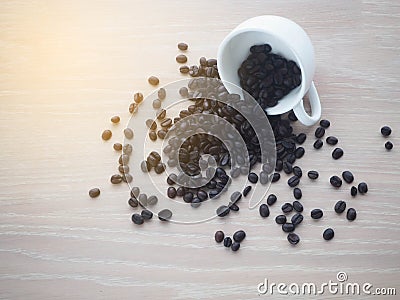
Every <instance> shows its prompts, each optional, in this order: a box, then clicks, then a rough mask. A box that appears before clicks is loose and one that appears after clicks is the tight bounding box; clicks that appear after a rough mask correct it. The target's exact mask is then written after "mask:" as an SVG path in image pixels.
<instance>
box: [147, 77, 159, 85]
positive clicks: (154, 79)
mask: <svg viewBox="0 0 400 300" xmlns="http://www.w3.org/2000/svg"><path fill="white" fill-rule="evenodd" d="M147 81H148V82H149V83H150V84H151V85H158V84H159V83H160V80H159V79H158V78H157V77H156V76H150V77H149V78H148V79H147Z"/></svg>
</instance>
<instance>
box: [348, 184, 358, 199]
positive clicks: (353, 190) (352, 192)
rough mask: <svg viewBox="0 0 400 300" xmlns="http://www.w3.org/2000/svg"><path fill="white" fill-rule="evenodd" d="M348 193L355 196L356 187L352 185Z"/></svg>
mask: <svg viewBox="0 0 400 300" xmlns="http://www.w3.org/2000/svg"><path fill="white" fill-rule="evenodd" d="M350 195H352V196H353V197H355V196H356V195H357V188H356V187H355V186H352V187H351V189H350Z"/></svg>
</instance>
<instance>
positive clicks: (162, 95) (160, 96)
mask: <svg viewBox="0 0 400 300" xmlns="http://www.w3.org/2000/svg"><path fill="white" fill-rule="evenodd" d="M157 96H158V99H160V100H164V99H165V98H166V97H167V91H166V90H165V89H164V88H160V89H159V90H158V92H157Z"/></svg>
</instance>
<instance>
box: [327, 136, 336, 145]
mask: <svg viewBox="0 0 400 300" xmlns="http://www.w3.org/2000/svg"><path fill="white" fill-rule="evenodd" d="M326 143H327V144H329V145H332V146H334V145H336V144H337V143H338V139H337V138H336V137H334V136H328V137H327V138H326Z"/></svg>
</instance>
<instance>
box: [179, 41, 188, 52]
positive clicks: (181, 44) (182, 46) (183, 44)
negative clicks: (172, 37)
mask: <svg viewBox="0 0 400 300" xmlns="http://www.w3.org/2000/svg"><path fill="white" fill-rule="evenodd" d="M188 47H189V46H188V44H186V43H183V42H181V43H179V44H178V49H179V50H182V51H186V50H187V49H188Z"/></svg>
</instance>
